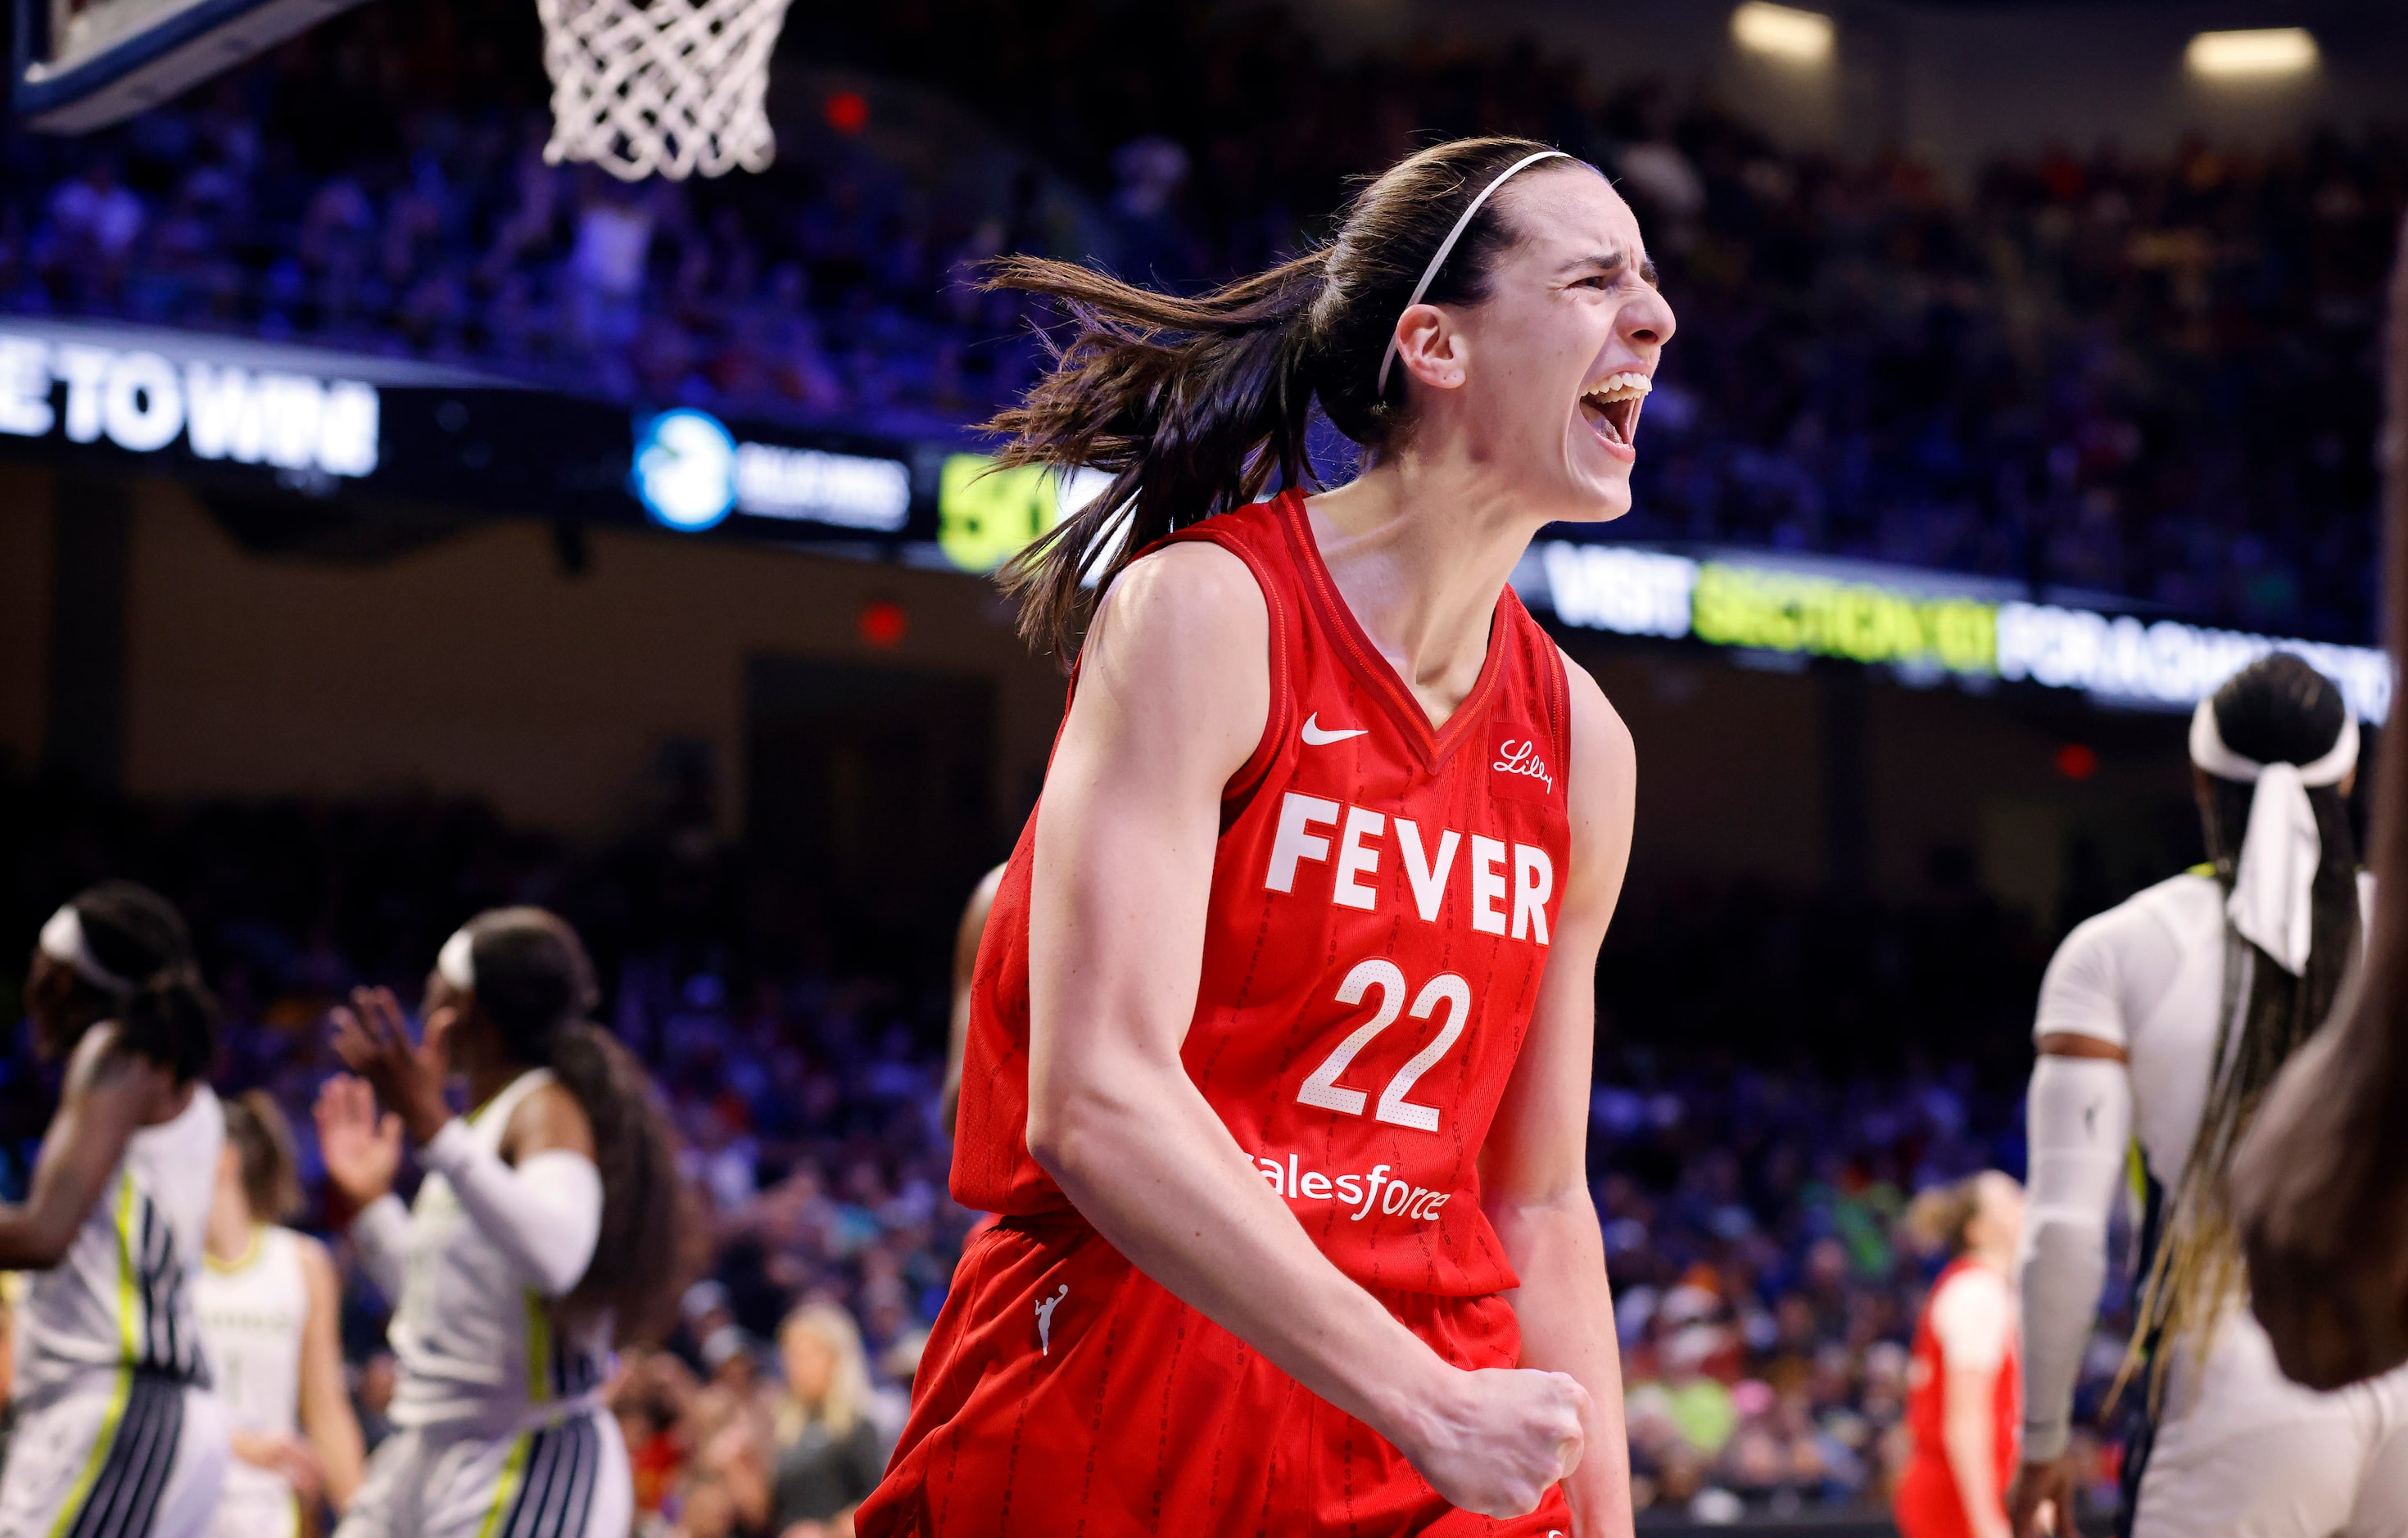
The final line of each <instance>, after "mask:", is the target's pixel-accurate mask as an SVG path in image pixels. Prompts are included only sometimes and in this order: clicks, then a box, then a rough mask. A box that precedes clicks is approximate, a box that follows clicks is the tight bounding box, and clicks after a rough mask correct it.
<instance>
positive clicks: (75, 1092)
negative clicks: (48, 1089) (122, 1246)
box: [0, 1025, 178, 1271]
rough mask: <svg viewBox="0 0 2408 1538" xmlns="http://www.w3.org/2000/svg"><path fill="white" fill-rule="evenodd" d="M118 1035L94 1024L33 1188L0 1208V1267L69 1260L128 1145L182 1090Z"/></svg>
mask: <svg viewBox="0 0 2408 1538" xmlns="http://www.w3.org/2000/svg"><path fill="white" fill-rule="evenodd" d="M116 1035H117V1032H116V1028H115V1027H113V1026H107V1025H102V1026H95V1027H93V1028H92V1029H91V1030H90V1031H88V1032H86V1033H85V1035H84V1038H83V1040H82V1042H79V1044H78V1045H77V1047H76V1051H75V1056H73V1057H72V1058H71V1059H69V1061H68V1063H67V1072H66V1086H65V1090H64V1092H63V1093H62V1094H61V1096H60V1099H59V1109H58V1113H57V1114H55V1115H53V1116H52V1117H51V1118H50V1130H49V1131H47V1132H45V1133H44V1134H43V1136H42V1152H41V1157H39V1158H38V1159H37V1160H36V1162H35V1165H34V1180H33V1186H32V1188H31V1189H29V1190H28V1191H27V1192H26V1194H25V1200H24V1201H23V1202H22V1203H21V1204H20V1205H17V1206H13V1207H7V1206H0V1268H7V1269H10V1270H22V1271H48V1270H49V1269H50V1267H52V1266H55V1265H57V1264H58V1263H59V1261H60V1260H61V1259H63V1258H65V1256H66V1253H67V1247H68V1245H70V1244H72V1243H74V1242H75V1234H76V1229H79V1228H80V1227H81V1226H82V1224H83V1220H84V1218H85V1217H87V1216H88V1215H90V1214H91V1212H92V1210H93V1207H94V1206H95V1205H96V1204H98V1203H99V1202H100V1201H101V1200H102V1199H103V1198H104V1197H105V1196H106V1195H107V1194H108V1192H107V1186H108V1177H109V1176H110V1174H111V1173H113V1172H114V1171H116V1169H117V1164H118V1160H119V1159H121V1158H122V1157H124V1154H125V1144H126V1142H127V1140H128V1139H130V1138H132V1137H133V1136H134V1134H135V1132H136V1129H138V1128H140V1127H141V1126H142V1125H143V1123H144V1122H145V1121H146V1120H147V1119H149V1118H150V1116H151V1115H152V1114H154V1113H155V1112H157V1111H159V1110H162V1109H164V1108H165V1105H166V1104H167V1102H168V1101H169V1100H170V1099H171V1098H172V1097H174V1096H175V1095H176V1094H177V1093H178V1090H177V1087H176V1085H175V1082H174V1080H173V1079H172V1078H171V1077H170V1076H169V1075H168V1072H167V1071H166V1070H165V1069H164V1068H162V1067H160V1066H159V1065H158V1064H156V1063H154V1062H152V1061H150V1059H149V1058H147V1057H142V1056H136V1055H135V1054H133V1053H129V1052H123V1051H120V1050H118V1049H117V1047H116Z"/></svg>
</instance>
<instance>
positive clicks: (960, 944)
mask: <svg viewBox="0 0 2408 1538" xmlns="http://www.w3.org/2000/svg"><path fill="white" fill-rule="evenodd" d="M1002 884H1003V867H1002V866H999V865H998V866H996V868H995V869H994V870H990V871H988V872H987V873H986V874H985V875H983V876H981V877H980V878H979V884H977V885H976V886H973V887H971V888H970V896H969V900H968V902H965V903H963V904H962V917H961V922H960V923H959V924H958V925H957V926H955V927H954V929H953V1028H952V1029H951V1031H949V1032H948V1033H947V1036H946V1040H945V1090H944V1098H943V1101H942V1105H941V1108H940V1109H939V1115H941V1116H942V1117H943V1118H944V1123H945V1136H947V1137H949V1138H950V1137H952V1136H953V1128H954V1126H955V1124H956V1122H957V1121H958V1120H959V1119H960V1114H961V1108H962V1055H963V1054H964V1052H966V1051H967V1050H968V1047H969V1041H970V985H971V984H972V983H973V982H975V981H976V979H977V977H978V955H979V941H981V940H982V939H984V938H985V936H986V916H987V914H988V913H991V912H993V911H994V908H995V891H996V887H998V886H1000V885H1002Z"/></svg>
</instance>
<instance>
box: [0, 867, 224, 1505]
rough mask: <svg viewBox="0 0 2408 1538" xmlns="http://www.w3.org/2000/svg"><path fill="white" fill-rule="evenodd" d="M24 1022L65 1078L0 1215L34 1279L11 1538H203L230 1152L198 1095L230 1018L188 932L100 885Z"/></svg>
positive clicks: (33, 976) (49, 942)
mask: <svg viewBox="0 0 2408 1538" xmlns="http://www.w3.org/2000/svg"><path fill="white" fill-rule="evenodd" d="M25 1013H27V1014H28V1015H29V1016H30V1017H31V1018H32V1021H33V1026H34V1044H35V1049H36V1052H38V1053H39V1054H40V1055H41V1056H43V1057H45V1058H46V1059H49V1060H50V1061H58V1060H60V1059H65V1063H66V1078H65V1087H64V1089H63V1090H62V1092H61V1094H60V1099H59V1108H58V1112H57V1114H55V1115H53V1116H52V1117H51V1118H50V1130H49V1131H48V1132H47V1133H46V1134H44V1136H43V1138H42V1152H41V1157H40V1158H39V1159H38V1160H37V1161H36V1164H35V1166H34V1179H33V1187H32V1189H31V1191H30V1192H29V1193H28V1194H27V1196H26V1199H25V1201H24V1204H23V1205H22V1206H17V1207H0V1268H22V1269H25V1270H29V1271H33V1272H36V1273H37V1274H36V1275H35V1277H34V1280H33V1286H31V1287H30V1288H29V1289H28V1291H27V1293H26V1296H25V1300H24V1303H23V1306H22V1309H21V1310H20V1311H19V1313H18V1316H17V1339H16V1357H17V1363H16V1366H17V1373H16V1386H15V1401H16V1403H17V1405H18V1407H19V1419H18V1422H17V1427H16V1430H15V1432H14V1434H13V1435H12V1436H11V1437H10V1439H9V1443H8V1459H7V1471H6V1473H0V1538H198V1535H199V1534H200V1533H202V1532H205V1531H208V1524H209V1516H210V1514H211V1512H213V1511H214V1510H215V1509H216V1507H217V1502H218V1490H219V1488H220V1486H221V1485H222V1483H223V1481H224V1478H225V1461H226V1436H227V1425H226V1416H225V1406H224V1404H223V1403H222V1401H220V1400H219V1399H218V1397H217V1395H216V1394H215V1393H214V1392H212V1391H211V1389H210V1387H209V1383H210V1378H209V1370H208V1358H207V1357H206V1355H205V1354H204V1352H203V1349H202V1345H201V1333H200V1328H199V1326H198V1324H197V1322H196V1321H195V1319H194V1317H193V1286H194V1284H195V1281H196V1280H197V1277H198V1273H199V1271H200V1266H201V1246H202V1238H203V1235H204V1233H205V1232H206V1230H207V1229H208V1216H209V1187H210V1183H211V1177H212V1175H213V1174H214V1173H215V1171H216V1170H217V1165H218V1149H219V1146H220V1144H221V1143H222V1142H223V1141H224V1138H225V1121H224V1118H223V1116H222V1114H221V1113H220V1111H219V1108H218V1100H217V1097H216V1096H215V1095H214V1094H212V1093H211V1092H210V1090H209V1086H208V1084H206V1083H205V1082H203V1075H204V1074H206V1073H207V1072H208V1068H209V1059H210V1057H211V1056H212V1055H213V1054H214V1052H215V1049H216V1036H217V1004H216V1001H215V1000H214V999H211V998H210V997H209V995H208V990H207V989H206V988H204V987H203V986H202V985H201V980H200V971H199V969H198V967H197V966H196V965H195V964H194V961H193V942H192V937H191V935H190V934H189V933H188V932H187V931H186V929H185V927H184V921H183V918H182V916H181V915H180V914H179V913H177V912H176V910H175V909H174V908H173V907H172V906H170V905H169V904H168V902H167V901H166V899H165V898H162V897H160V896H159V895H158V894H157V893H155V892H152V891H150V890H148V889H147V888H144V887H140V886H136V885H135V884H133V883H131V882H104V883H102V884H99V885H97V886H93V887H90V888H88V889H86V890H85V891H82V892H80V893H78V894H77V895H76V897H75V898H74V900H73V901H71V902H69V903H67V905H66V906H65V907H64V908H61V909H60V910H59V911H58V912H57V913H53V914H52V915H51V916H50V922H49V923H47V924H45V925H43V926H42V934H41V939H40V941H39V942H38V943H37V944H36V946H35V949H34V960H33V968H32V970H31V972H30V974H29V975H28V977H27V979H26V984H25Z"/></svg>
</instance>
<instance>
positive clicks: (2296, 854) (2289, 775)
mask: <svg viewBox="0 0 2408 1538" xmlns="http://www.w3.org/2000/svg"><path fill="white" fill-rule="evenodd" d="M2190 761H2191V762H2192V763H2194V764H2197V765H2198V766H2199V767H2200V769H2205V770H2206V771H2207V772H2208V773H2210V774H2213V775H2214V776H2215V777H2216V778H2217V779H2219V780H2235V781H2239V782H2240V783H2243V784H2254V785H2256V786H2257V792H2256V794H2254V795H2253V796H2252V797H2251V798H2250V800H2249V830H2248V832H2247V833H2245V834H2243V837H2242V840H2241V855H2240V858H2239V859H2237V860H2236V861H2234V862H2233V868H2232V896H2231V897H2230V898H2229V899H2228V900H2227V901H2226V903H2225V912H2226V913H2228V914H2229V915H2230V917H2231V919H2232V927H2233V928H2235V929H2237V930H2239V931H2240V933H2241V937H2242V938H2243V940H2246V941H2249V942H2250V943H2251V944H2253V945H2255V946H2257V948H2258V949H2259V950H2261V951H2264V952H2265V953H2266V954H2267V955H2268V956H2272V957H2273V958H2274V961H2275V964H2276V965H2278V966H2280V967H2281V968H2282V969H2283V970H2285V971H2286V972H2289V973H2290V974H2291V975H2293V976H2294V977H2296V976H2298V975H2300V972H2302V971H2303V970H2306V968H2307V965H2308V948H2309V941H2310V935H2311V930H2312V928H2313V923H2314V908H2313V904H2312V901H2311V897H2312V894H2313V892H2314V891H2315V880H2316V867H2317V865H2318V864H2319V863H2321V862H2322V860H2323V858H2324V840H2323V838H2322V837H2321V836H2320V835H2319V834H2318V833H2317V832H2316V812H2315V807H2314V806H2312V805H2310V804H2309V801H2308V791H2309V789H2310V788H2311V787H2320V786H2324V785H2337V784H2339V783H2342V781H2343V780H2344V779H2346V778H2347V777H2348V775H2349V771H2350V770H2352V769H2356V768H2357V767H2358V720H2357V717H2356V716H2355V715H2354V714H2353V713H2351V712H2346V711H2345V712H2343V713H2342V722H2341V735H2340V736H2339V737H2337V738H2335V739H2333V745H2332V746H2331V748H2329V750H2327V751H2326V753H2325V755H2324V756H2323V757H2321V758H2318V759H2317V760H2315V762H2314V763H2310V764H2261V763H2259V762H2257V760H2256V759H2254V758H2243V756H2241V755H2239V754H2237V753H2235V752H2233V751H2232V750H2231V749H2230V748H2228V747H2226V746H2225V745H2224V734H2223V733H2222V732H2221V731H2219V730H2218V729H2217V728H2216V725H2215V701H2214V699H2212V698H2211V699H2202V700H2200V702H2199V709H2198V710H2196V711H2194V712H2191V718H2190Z"/></svg>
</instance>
